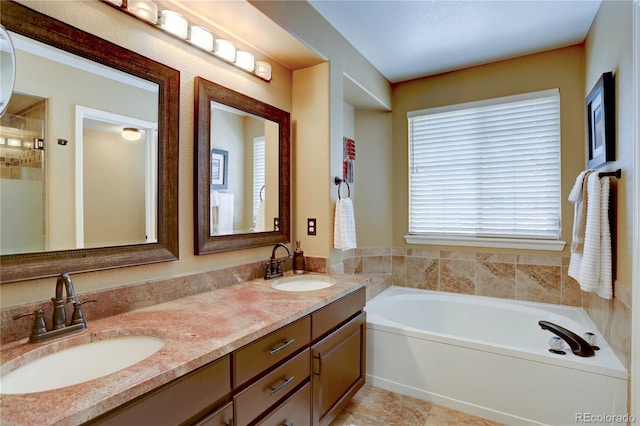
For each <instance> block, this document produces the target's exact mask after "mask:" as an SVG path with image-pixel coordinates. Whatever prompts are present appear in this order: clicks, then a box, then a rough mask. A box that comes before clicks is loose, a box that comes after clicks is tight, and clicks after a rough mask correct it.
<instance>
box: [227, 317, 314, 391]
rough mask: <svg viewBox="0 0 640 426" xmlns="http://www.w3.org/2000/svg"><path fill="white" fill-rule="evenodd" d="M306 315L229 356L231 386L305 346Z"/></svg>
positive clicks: (307, 325)
mask: <svg viewBox="0 0 640 426" xmlns="http://www.w3.org/2000/svg"><path fill="white" fill-rule="evenodd" d="M310 333H311V320H310V318H309V316H308V315H307V316H306V317H304V318H302V319H300V320H298V321H296V322H294V323H292V324H289V325H287V326H285V327H283V328H281V329H280V330H276V331H274V332H273V333H271V334H268V335H267V336H265V337H263V338H261V339H259V340H257V341H255V342H253V343H250V344H248V345H247V346H244V347H242V348H240V349H238V350H237V351H235V352H234V353H233V387H234V388H236V387H238V386H240V385H242V384H243V383H245V382H246V381H247V380H249V379H251V378H253V377H255V376H257V375H258V374H260V373H261V372H263V371H265V370H266V369H268V368H269V367H271V366H272V365H275V364H277V363H278V362H280V361H282V360H284V359H285V358H287V357H288V356H289V355H291V354H293V353H295V352H296V351H297V350H298V349H300V348H303V347H305V346H306V345H308V344H309V340H310Z"/></svg>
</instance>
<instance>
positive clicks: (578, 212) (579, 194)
mask: <svg viewBox="0 0 640 426" xmlns="http://www.w3.org/2000/svg"><path fill="white" fill-rule="evenodd" d="M592 172H593V171H592V170H585V171H583V172H581V173H580V174H579V175H578V177H577V178H576V183H575V184H574V185H573V189H572V190H571V193H570V194H569V201H570V202H572V203H575V207H574V209H573V233H572V241H571V253H580V254H581V253H582V252H583V250H584V231H585V228H586V223H587V198H588V191H587V179H588V177H589V175H590V174H591V173H592Z"/></svg>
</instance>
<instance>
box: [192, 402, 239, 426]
mask: <svg viewBox="0 0 640 426" xmlns="http://www.w3.org/2000/svg"><path fill="white" fill-rule="evenodd" d="M232 425H233V402H230V403H228V404H227V405H225V406H224V407H222V408H220V409H218V410H216V412H214V413H211V414H209V415H208V416H207V417H205V418H204V419H202V420H200V421H199V422H197V423H194V424H193V426H232Z"/></svg>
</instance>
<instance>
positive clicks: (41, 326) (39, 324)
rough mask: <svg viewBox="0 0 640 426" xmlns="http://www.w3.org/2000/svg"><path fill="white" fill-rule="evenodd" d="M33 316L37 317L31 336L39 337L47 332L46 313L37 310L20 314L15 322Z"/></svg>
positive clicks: (15, 317) (16, 316) (15, 318)
mask: <svg viewBox="0 0 640 426" xmlns="http://www.w3.org/2000/svg"><path fill="white" fill-rule="evenodd" d="M31 315H33V316H34V317H35V319H34V321H33V327H31V335H32V336H37V335H39V334H42V333H46V332H47V325H46V324H45V322H44V311H43V310H42V309H37V310H35V311H33V312H25V313H23V314H18V315H15V316H14V317H13V319H14V320H17V319H20V318H24V317H30V316H31Z"/></svg>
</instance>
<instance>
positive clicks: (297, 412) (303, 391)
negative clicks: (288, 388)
mask: <svg viewBox="0 0 640 426" xmlns="http://www.w3.org/2000/svg"><path fill="white" fill-rule="evenodd" d="M310 424H311V383H310V382H307V383H306V384H305V385H304V386H302V387H301V388H300V389H299V390H298V391H296V392H295V393H294V394H293V395H291V396H290V397H289V398H287V400H286V401H284V402H283V403H282V404H280V405H279V406H278V407H277V408H275V409H274V410H273V411H272V412H271V414H269V415H268V416H267V417H265V418H264V419H263V420H262V421H260V422H259V423H258V425H259V426H283V425H287V426H303V425H310Z"/></svg>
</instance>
